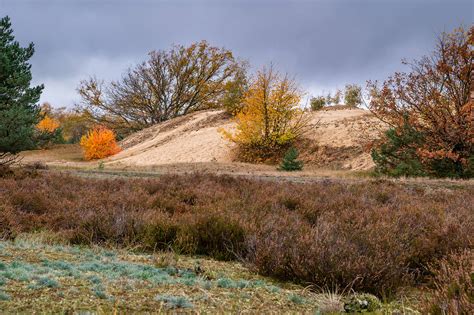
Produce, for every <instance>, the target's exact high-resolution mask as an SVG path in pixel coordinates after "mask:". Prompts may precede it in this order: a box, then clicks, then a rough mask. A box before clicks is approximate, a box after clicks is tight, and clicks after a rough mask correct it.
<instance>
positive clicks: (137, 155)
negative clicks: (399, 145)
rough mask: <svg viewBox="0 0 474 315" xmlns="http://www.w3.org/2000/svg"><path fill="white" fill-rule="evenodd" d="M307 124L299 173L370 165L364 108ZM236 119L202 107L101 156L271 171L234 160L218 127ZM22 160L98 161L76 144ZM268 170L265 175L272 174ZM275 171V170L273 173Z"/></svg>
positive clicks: (164, 166)
mask: <svg viewBox="0 0 474 315" xmlns="http://www.w3.org/2000/svg"><path fill="white" fill-rule="evenodd" d="M306 115H308V116H309V117H308V119H309V122H310V127H309V129H308V131H307V133H306V134H305V139H304V141H302V142H301V144H300V145H299V149H300V158H301V159H302V160H303V161H304V162H305V170H304V171H303V172H297V173H295V175H296V174H297V176H308V175H311V174H313V175H314V174H318V175H322V176H325V175H326V174H325V173H326V171H322V170H327V171H328V172H330V173H331V174H332V173H334V172H339V171H344V170H345V171H348V170H356V171H364V170H368V169H370V168H371V167H373V162H372V159H371V158H370V155H369V153H368V152H366V151H365V150H364V146H365V144H366V143H367V142H368V141H370V139H371V138H373V137H374V136H375V134H376V133H377V132H379V128H380V126H381V125H380V123H378V121H377V120H376V119H375V118H374V117H373V116H372V115H371V114H370V112H368V111H366V110H362V109H338V110H325V111H319V112H308V113H306ZM234 128H235V123H234V122H233V121H232V119H231V118H230V117H229V116H228V115H227V114H226V113H224V112H223V111H212V110H210V111H201V112H196V113H193V114H189V115H186V116H183V117H179V118H176V119H172V120H169V121H167V122H164V123H161V124H158V125H156V126H153V127H150V128H147V129H144V130H142V131H140V132H137V133H134V134H132V135H131V136H129V137H127V138H126V139H124V140H123V141H121V143H120V145H121V147H122V148H123V150H122V152H120V153H118V154H117V155H115V156H113V157H110V158H108V159H104V160H103V161H102V162H103V165H104V167H105V168H107V169H121V170H128V171H131V170H157V171H158V172H159V173H169V172H173V173H179V172H193V171H201V170H204V171H206V170H209V171H210V172H212V173H230V174H242V173H246V172H252V173H258V174H260V173H262V174H268V173H270V174H272V173H273V172H274V171H275V167H274V166H268V165H252V164H245V163H238V162H236V159H235V150H234V149H235V144H233V143H231V142H229V141H228V140H226V139H225V138H224V137H223V135H222V133H221V132H220V130H227V131H232V130H234ZM22 156H23V162H24V163H31V162H34V161H41V162H44V163H47V164H49V165H52V166H58V167H66V168H96V167H97V165H98V163H99V162H97V161H92V162H84V161H81V149H80V147H79V146H78V145H61V146H56V147H55V148H53V149H51V150H35V151H28V152H24V153H23V154H22ZM270 174H268V175H270ZM272 175H273V174H272Z"/></svg>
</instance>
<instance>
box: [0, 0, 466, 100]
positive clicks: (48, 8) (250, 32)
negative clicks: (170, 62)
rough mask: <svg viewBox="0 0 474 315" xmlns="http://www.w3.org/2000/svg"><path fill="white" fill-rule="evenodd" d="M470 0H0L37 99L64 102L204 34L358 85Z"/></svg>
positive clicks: (305, 81) (314, 77) (320, 82)
mask: <svg viewBox="0 0 474 315" xmlns="http://www.w3.org/2000/svg"><path fill="white" fill-rule="evenodd" d="M473 3H474V1H473V0H445V1H441V0H398V1H395V0H332V1H331V0H313V1H305V0H286V1H283V0H281V1H280V0H273V1H271V0H240V1H239V0H214V1H211V0H207V1H206V0H194V1H192V0H188V1H184V0H182V1H181V0H174V1H159V0H155V1H151V0H129V1H126V0H120V1H119V0H116V1H111V0H110V1H109V0H100V1H99V0H96V1H92V0H89V1H86V0H82V1H81V0H77V1H74V0H50V1H46V0H29V1H28V0H0V17H1V16H4V15H9V16H10V17H11V19H12V23H13V28H14V31H15V35H16V38H17V40H19V41H20V43H22V44H24V45H26V44H27V43H28V42H31V41H33V42H34V43H35V45H36V54H35V56H34V57H33V59H32V64H33V80H34V82H35V83H44V85H45V90H44V92H43V95H42V98H41V101H42V102H44V101H48V102H50V103H52V104H53V105H55V106H71V105H72V104H73V103H74V102H77V101H78V96H77V92H76V87H77V85H78V83H79V81H80V80H82V79H86V78H87V77H89V76H91V75H96V76H97V77H98V78H103V79H106V80H111V79H118V78H120V75H121V73H122V72H123V71H124V70H126V69H127V68H128V67H130V66H133V65H134V64H136V63H138V62H141V61H143V60H145V59H146V57H147V53H148V52H149V51H151V50H158V49H167V48H169V47H170V46H171V45H172V44H173V43H176V44H184V45H187V44H189V43H191V42H193V41H199V40H202V39H205V40H207V41H209V42H210V43H211V44H213V45H216V46H224V47H226V48H228V49H230V50H232V51H233V52H234V54H235V55H236V56H238V57H240V58H243V59H246V60H248V61H249V62H250V64H251V65H252V66H253V68H258V67H260V66H261V65H264V64H268V63H270V62H273V63H274V64H275V65H276V66H277V68H278V69H279V70H281V71H282V72H288V73H289V74H291V75H294V76H295V77H296V79H297V80H298V81H299V82H300V83H301V85H302V86H303V88H305V89H306V91H308V94H318V93H322V92H323V91H324V92H327V91H330V90H334V89H335V88H342V87H343V86H344V84H346V83H359V84H363V85H365V81H366V80H368V79H384V78H385V77H386V76H387V75H389V74H390V73H392V72H393V71H396V70H403V69H404V68H403V67H402V65H401V64H400V59H402V58H404V57H406V58H409V59H412V58H417V57H419V56H421V55H423V54H426V53H429V52H430V51H431V50H432V48H433V46H434V42H435V39H436V36H437V34H439V33H440V32H442V31H450V30H452V29H453V28H454V27H457V26H459V25H461V24H464V25H467V26H469V25H471V24H472V22H473V15H474V4H473Z"/></svg>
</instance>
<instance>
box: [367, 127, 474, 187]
mask: <svg viewBox="0 0 474 315" xmlns="http://www.w3.org/2000/svg"><path fill="white" fill-rule="evenodd" d="M385 135H386V138H385V140H384V142H383V143H382V144H381V145H380V146H378V147H377V148H375V149H373V150H372V159H373V161H374V163H375V172H376V173H378V174H384V175H388V176H394V177H400V176H431V177H449V178H470V177H473V176H474V153H473V155H472V156H471V158H470V159H469V160H468V161H466V162H465V163H462V162H461V161H454V160H452V159H449V158H436V157H431V158H430V157H425V158H422V157H420V154H419V153H418V149H419V148H421V147H422V145H423V143H424V141H425V137H424V136H423V134H422V133H420V132H418V131H416V130H415V129H414V128H412V127H411V126H410V125H409V123H408V120H407V119H406V121H405V124H404V125H403V128H401V129H394V128H391V129H389V130H387V131H386V133H385Z"/></svg>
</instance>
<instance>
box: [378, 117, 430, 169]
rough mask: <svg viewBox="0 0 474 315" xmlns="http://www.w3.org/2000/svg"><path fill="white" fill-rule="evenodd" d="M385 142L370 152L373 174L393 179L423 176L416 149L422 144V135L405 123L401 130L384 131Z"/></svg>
mask: <svg viewBox="0 0 474 315" xmlns="http://www.w3.org/2000/svg"><path fill="white" fill-rule="evenodd" d="M385 135H386V140H385V142H384V143H382V144H381V145H380V146H379V147H378V148H375V149H373V150H372V159H373V160H374V163H375V172H376V173H378V174H384V175H389V176H394V177H399V176H425V175H427V174H426V171H425V170H424V169H423V165H422V163H421V160H420V158H419V157H418V155H417V153H416V148H417V147H419V146H420V145H421V144H422V143H423V135H422V134H420V133H418V132H417V131H416V130H414V129H413V128H411V127H410V125H409V124H408V123H405V125H404V127H403V129H402V130H396V129H394V128H391V129H389V130H387V131H386V133H385Z"/></svg>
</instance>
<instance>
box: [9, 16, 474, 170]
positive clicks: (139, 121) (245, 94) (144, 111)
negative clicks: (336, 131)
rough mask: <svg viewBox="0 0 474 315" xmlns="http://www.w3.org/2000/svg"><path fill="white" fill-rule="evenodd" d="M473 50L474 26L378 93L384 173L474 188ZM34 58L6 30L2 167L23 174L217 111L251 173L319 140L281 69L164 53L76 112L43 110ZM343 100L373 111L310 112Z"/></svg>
mask: <svg viewBox="0 0 474 315" xmlns="http://www.w3.org/2000/svg"><path fill="white" fill-rule="evenodd" d="M473 40H474V27H473V26H471V27H470V28H469V29H465V28H462V27H461V28H458V29H455V30H454V31H453V32H451V33H443V34H441V35H440V37H439V38H438V44H437V46H436V47H435V50H434V51H433V52H432V53H431V54H430V55H429V56H426V57H423V58H421V59H420V60H415V61H412V62H403V63H404V64H405V65H407V66H409V68H410V70H409V72H397V73H395V74H394V75H393V76H390V77H389V78H388V79H387V80H386V81H384V82H383V83H382V84H379V83H378V82H373V81H368V84H367V89H366V97H367V104H366V105H367V107H368V109H369V110H370V111H371V112H372V113H373V114H374V115H375V117H377V118H378V119H380V121H382V122H383V123H384V124H385V125H386V126H387V127H388V129H387V130H386V131H385V133H384V134H381V135H380V137H379V139H378V140H377V141H374V142H373V144H372V158H373V160H374V162H375V164H376V168H375V172H376V173H379V174H386V175H392V176H431V177H460V178H467V177H473V176H474V154H473V153H474V109H473V100H472V98H470V93H471V91H472V82H473V81H472V77H473V73H472V72H473V50H472V47H473V45H474V43H473ZM33 53H34V45H33V43H31V44H29V45H28V46H27V47H24V48H23V47H21V46H20V45H19V43H18V42H17V41H15V40H14V36H13V30H12V28H11V22H10V19H9V18H8V17H5V18H2V19H1V20H0V70H1V71H0V164H11V163H13V162H14V161H15V158H16V154H17V153H18V152H20V151H23V150H28V149H31V148H34V147H38V146H40V147H44V146H47V145H50V144H52V143H61V142H75V143H77V142H81V143H86V142H87V141H86V140H91V139H92V140H91V141H92V142H88V143H93V145H90V147H100V146H101V145H102V143H110V140H111V139H110V137H111V136H110V135H112V138H118V139H121V138H123V137H124V136H126V135H128V134H130V133H132V132H135V131H138V130H141V129H144V128H146V127H149V126H152V125H154V124H157V123H160V122H163V121H166V120H169V119H172V118H175V117H178V116H182V115H185V114H188V113H191V112H194V111H198V110H205V109H224V110H226V111H227V112H228V113H229V114H230V115H232V117H233V119H234V120H235V121H236V123H237V129H236V131H235V132H234V133H228V132H222V133H223V135H224V136H225V137H226V138H227V139H229V140H230V141H233V142H235V143H237V144H238V145H239V148H240V153H241V157H242V158H243V159H246V160H251V161H265V160H267V159H268V158H271V157H272V156H274V155H279V156H281V155H282V153H284V152H285V151H286V150H288V149H291V148H293V146H294V145H295V144H296V143H297V142H298V141H299V140H300V139H301V138H302V137H303V135H304V133H305V131H306V129H307V119H306V117H305V115H304V113H303V108H302V106H301V99H302V96H303V95H304V92H303V91H302V90H301V87H300V86H299V84H298V83H297V82H296V80H295V79H293V78H292V77H290V76H289V75H285V74H281V73H279V72H278V71H277V70H276V69H275V67H273V65H271V66H268V67H263V68H261V69H260V70H258V71H257V72H255V73H254V74H252V73H251V72H250V71H249V70H250V66H249V63H248V62H246V61H243V60H240V59H238V58H236V57H235V56H234V55H233V53H232V52H231V51H230V50H228V49H225V48H219V47H214V46H212V45H210V44H209V43H208V42H206V41H201V42H197V43H193V44H191V45H189V46H182V45H175V46H173V47H171V48H170V49H168V50H158V51H152V52H150V53H149V56H148V59H147V60H146V61H144V62H142V63H140V64H138V65H136V66H134V67H132V68H130V69H128V70H126V71H125V73H124V74H123V75H122V77H121V78H120V79H118V80H116V81H112V82H104V81H103V80H100V79H97V78H95V77H91V78H89V79H86V80H83V81H81V82H80V84H79V86H78V89H77V91H78V93H79V95H80V96H81V100H82V101H81V103H80V104H78V105H77V106H76V108H75V109H74V110H66V109H54V108H52V107H51V106H50V105H47V104H46V105H43V106H39V104H38V102H39V98H40V95H41V91H42V89H43V86H42V85H40V86H36V87H31V86H30V85H31V79H32V75H31V65H30V63H29V59H30V58H31V57H32V55H33ZM342 98H344V103H345V104H346V105H347V106H348V107H357V106H360V105H361V104H362V103H363V102H365V100H364V97H363V90H362V88H361V87H360V86H357V85H353V84H349V85H346V86H345V90H344V91H341V90H337V91H336V92H335V93H334V95H331V94H329V95H327V96H322V95H321V96H315V97H312V98H311V99H310V108H311V109H312V110H320V109H322V108H324V107H325V106H330V105H338V104H339V103H340V102H341V100H342ZM109 131H110V132H112V133H110V132H109ZM100 132H107V134H108V136H107V137H105V138H107V141H108V142H100V141H103V139H105V138H104V137H97V136H96V138H95V139H99V140H97V141H98V142H94V135H99V134H100ZM102 136H103V135H102ZM81 139H82V140H81ZM100 139H102V140H100ZM114 141H115V139H114ZM114 141H112V142H114ZM104 145H105V144H104ZM113 145H116V144H115V143H114V144H113ZM105 152H117V150H116V149H114V150H105ZM294 153H295V152H294V150H292V156H294V155H295V154H294ZM91 156H96V155H91ZM99 158H100V156H99Z"/></svg>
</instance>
